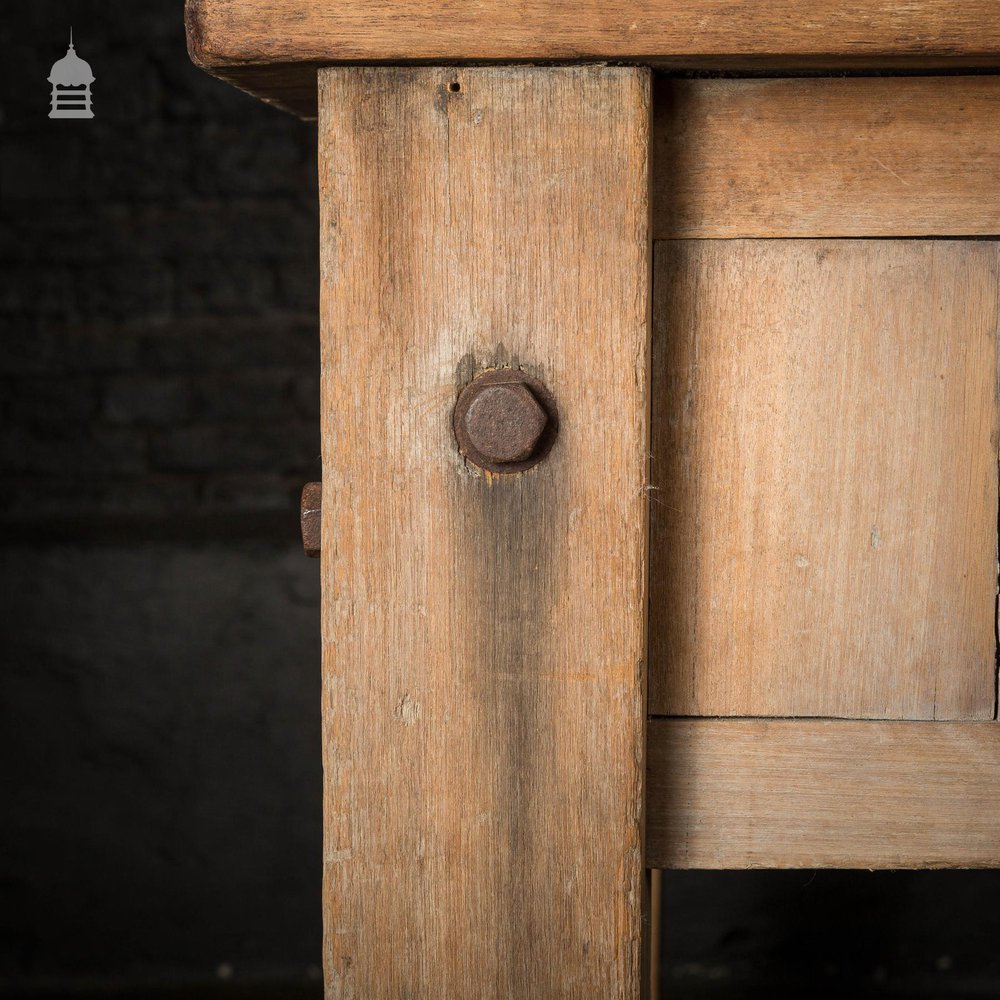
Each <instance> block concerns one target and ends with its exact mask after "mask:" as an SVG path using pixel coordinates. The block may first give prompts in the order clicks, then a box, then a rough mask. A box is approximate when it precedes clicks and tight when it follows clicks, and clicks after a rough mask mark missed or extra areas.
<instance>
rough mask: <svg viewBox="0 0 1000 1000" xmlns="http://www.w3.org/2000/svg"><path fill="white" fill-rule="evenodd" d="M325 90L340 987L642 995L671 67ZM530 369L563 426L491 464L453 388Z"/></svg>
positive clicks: (356, 77) (347, 75) (330, 797)
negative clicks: (658, 121) (659, 273)
mask: <svg viewBox="0 0 1000 1000" xmlns="http://www.w3.org/2000/svg"><path fill="white" fill-rule="evenodd" d="M453 87H455V88H458V90H457V92H455V91H453V89H452V88H453ZM320 95H321V109H322V114H321V118H320V126H319V147H320V191H321V276H322V291H321V323H322V399H323V427H322V441H323V489H324V495H323V532H322V541H323V556H322V559H323V562H322V577H323V582H324V591H323V650H324V659H323V683H324V695H323V711H324V760H325V879H324V908H325V946H324V947H325V969H326V982H327V991H328V994H327V995H328V996H330V997H338V998H340V997H343V998H347V997H354V998H365V1000H377V998H379V997H386V998H388V997H400V996H406V997H410V998H411V1000H419V998H421V997H426V998H428V1000H429V998H434V1000H437V998H441V997H467V998H470V1000H472V998H477V1000H478V998H497V1000H500V998H503V1000H508V998H510V997H518V998H519V1000H532V998H537V1000H552V998H555V997H565V998H574V1000H575V998H579V997H585V996H594V997H602V998H605V997H607V998H612V997H614V998H619V997H620V998H632V997H636V996H638V995H639V992H640V978H641V963H640V936H641V909H642V907H641V897H642V893H643V882H644V879H643V860H642V845H641V835H642V801H643V790H642V778H643V773H644V764H643V754H644V745H645V744H644V729H645V703H644V684H645V621H646V579H647V565H646V550H647V515H646V508H647V504H646V492H645V489H644V487H645V483H646V481H647V480H646V476H647V468H648V406H649V385H648V379H649V372H648V365H649V348H648V341H649V336H650V331H649V311H650V303H649V280H650V271H651V268H650V242H649V226H648V209H649V206H648V165H647V164H648V137H649V114H650V80H649V74H648V71H646V70H643V69H630V68H607V67H604V68H602V67H579V68H564V69H559V68H548V69H528V68H509V67H508V68H496V69H469V70H459V71H449V70H443V69H430V68H426V69H419V68H411V69H392V68H370V69H360V68H359V69H330V70H324V71H323V73H322V74H321V76H320ZM504 365H510V366H516V367H520V368H523V369H524V370H525V371H527V372H529V373H530V374H532V375H533V376H535V377H537V378H539V379H541V380H542V381H543V382H544V383H545V384H546V385H547V386H548V388H549V390H550V391H551V392H552V393H553V395H554V396H555V398H556V401H557V403H558V407H559V413H560V434H559V438H558V439H557V441H556V443H555V447H554V449H553V451H552V452H551V454H550V455H548V457H547V458H546V459H545V460H544V461H543V462H542V463H541V464H540V465H538V466H536V467H535V468H534V469H532V470H530V471H529V472H526V473H523V474H520V475H514V476H501V477H491V476H487V475H485V474H483V473H481V472H478V471H477V470H476V469H474V468H473V467H470V466H468V465H466V464H465V463H464V462H463V461H462V460H461V458H460V456H459V454H458V450H457V447H456V444H455V441H454V439H453V436H452V430H451V412H452V407H453V406H454V403H455V400H456V398H457V396H458V393H459V390H460V389H461V388H462V386H463V385H465V384H466V383H467V382H468V381H469V380H470V379H471V378H472V376H473V375H474V374H475V373H477V372H478V371H480V370H483V369H486V368H491V367H502V366H504Z"/></svg>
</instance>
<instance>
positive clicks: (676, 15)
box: [186, 0, 1000, 117]
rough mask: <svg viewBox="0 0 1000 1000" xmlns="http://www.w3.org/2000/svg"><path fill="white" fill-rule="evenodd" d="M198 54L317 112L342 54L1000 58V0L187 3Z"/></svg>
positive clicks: (841, 63) (366, 59)
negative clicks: (323, 75)
mask: <svg viewBox="0 0 1000 1000" xmlns="http://www.w3.org/2000/svg"><path fill="white" fill-rule="evenodd" d="M186 15H187V17H186V19H187V34H188V49H189V51H190V53H191V58H192V59H193V60H194V61H195V62H196V63H197V64H198V65H199V66H201V67H203V68H204V69H206V70H207V71H208V72H210V73H214V74H215V75H217V76H220V77H222V78H223V79H226V80H228V81H230V82H231V83H234V84H235V85H237V86H239V87H242V88H243V89H245V90H247V91H249V92H250V93H253V94H256V95H258V96H260V97H262V98H264V99H265V100H268V101H270V102H272V103H274V104H277V105H279V106H281V107H284V108H288V109H291V110H293V111H295V112H296V113H298V114H301V115H304V116H306V117H315V114H316V69H317V67H319V66H323V65H331V64H337V63H409V62H438V63H463V62H510V61H518V60H521V61H532V62H551V61H556V60H588V61H598V60H608V61H611V62H632V63H637V64H642V65H652V66H658V67H662V68H669V69H680V70H696V69H708V70H753V71H757V72H760V71H764V70H768V71H775V72H787V71H796V70H804V69H810V70H814V71H815V70H843V69H855V70H864V69H868V70H886V69H908V70H911V71H912V70H928V69H935V68H936V69H943V68H956V67H963V66H965V67H979V68H987V67H997V66H1000V4H997V3H996V0H810V2H804V0H770V2H766V3H765V2H740V3H734V2H733V0H576V2H554V0H483V2H480V3H457V4H456V3H451V2H445V0H394V2H392V3H373V2H371V0H336V2H333V0H187V6H186Z"/></svg>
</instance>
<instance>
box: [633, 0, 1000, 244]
mask: <svg viewBox="0 0 1000 1000" xmlns="http://www.w3.org/2000/svg"><path fill="white" fill-rule="evenodd" d="M997 9H998V10H1000V5H998V8H997ZM654 111H655V116H654V130H653V164H652V166H653V171H652V178H653V195H652V212H653V234H654V237H656V238H658V239H667V238H700V239H704V238H716V237H722V238H730V237H738V236H751V237H771V236H773V237H787V236H795V237H810V236H812V237H816V236H819V237H822V236H838V237H839V236H857V237H871V236H992V235H996V234H998V233H1000V129H998V128H997V122H998V121H1000V77H997V76H956V77H854V78H848V79H845V78H832V79H783V80H661V81H659V83H658V85H657V88H656V90H655V97H654Z"/></svg>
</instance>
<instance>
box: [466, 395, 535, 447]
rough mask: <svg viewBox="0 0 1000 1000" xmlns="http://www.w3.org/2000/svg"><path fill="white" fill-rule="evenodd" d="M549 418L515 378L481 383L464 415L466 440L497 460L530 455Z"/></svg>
mask: <svg viewBox="0 0 1000 1000" xmlns="http://www.w3.org/2000/svg"><path fill="white" fill-rule="evenodd" d="M548 422H549V417H548V414H547V413H546V412H545V410H543V409H542V407H541V405H540V404H539V402H538V400H537V399H535V397H534V396H533V395H532V393H531V390H530V389H528V388H527V387H526V386H525V385H523V384H520V383H516V382H506V383H504V382H501V383H499V384H496V385H485V386H483V387H482V388H481V389H480V390H479V391H478V392H477V393H476V396H475V398H474V399H473V400H472V402H471V403H469V406H468V409H467V410H466V411H465V419H464V425H465V432H466V433H467V434H468V435H469V441H470V442H471V443H472V445H473V446H474V447H475V449H476V450H477V451H478V452H479V453H480V454H481V455H483V456H484V457H485V458H487V459H488V460H489V461H491V462H495V463H497V464H508V463H511V462H523V461H525V460H526V459H528V458H530V457H531V454H532V452H534V450H535V448H536V447H537V445H538V442H539V440H540V439H541V436H542V434H543V433H544V431H545V427H546V425H547V424H548Z"/></svg>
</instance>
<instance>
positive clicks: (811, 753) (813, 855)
mask: <svg viewBox="0 0 1000 1000" xmlns="http://www.w3.org/2000/svg"><path fill="white" fill-rule="evenodd" d="M647 759H648V774H647V779H646V781H647V797H648V802H647V817H648V818H647V824H646V851H647V858H648V862H649V864H650V865H651V866H654V867H657V868H995V867H998V866H1000V796H998V795H997V788H998V787H1000V725H997V724H996V723H994V722H979V723H976V722H971V723H955V722H947V723H945V722H849V721H830V720H825V721H824V720H809V721H793V720H770V721H768V720H760V719H725V720H718V719H654V720H651V721H650V723H649V745H648V751H647Z"/></svg>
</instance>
